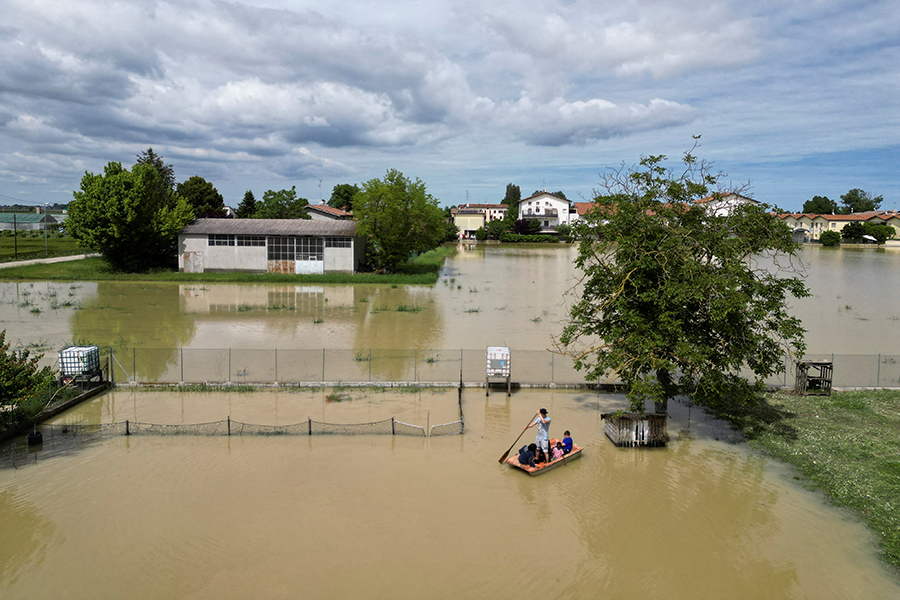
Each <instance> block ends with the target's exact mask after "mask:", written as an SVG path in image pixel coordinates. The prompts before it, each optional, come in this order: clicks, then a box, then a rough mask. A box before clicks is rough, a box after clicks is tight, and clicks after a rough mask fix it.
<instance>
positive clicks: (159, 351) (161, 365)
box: [71, 282, 196, 380]
mask: <svg viewBox="0 0 900 600" xmlns="http://www.w3.org/2000/svg"><path fill="white" fill-rule="evenodd" d="M71 326H72V337H73V339H74V340H76V341H78V342H79V343H89V344H92V345H96V346H101V347H112V348H113V349H114V350H115V351H116V357H117V359H119V361H120V362H123V360H127V361H128V362H129V363H130V362H131V352H132V350H133V349H134V348H137V349H138V352H137V356H136V361H137V362H138V363H139V364H137V365H136V366H137V369H138V372H139V373H140V374H141V377H142V378H143V379H149V380H155V379H159V378H160V376H161V375H162V374H163V373H165V371H166V368H167V366H169V365H174V364H175V363H176V362H177V360H178V348H181V347H183V346H186V345H189V343H190V341H191V340H192V339H193V337H194V332H195V329H196V324H195V323H194V317H193V316H192V315H188V314H185V311H184V309H183V303H182V297H181V294H180V292H179V286H178V285H177V284H167V283H156V284H153V283H126V282H101V283H98V284H97V297H96V300H95V301H94V302H91V303H85V304H84V305H83V306H82V308H81V310H78V311H75V312H74V313H73V315H72V325H71ZM120 352H121V353H122V354H120ZM120 356H121V358H120ZM126 356H127V357H128V358H127V359H126V358H125V357H126ZM123 365H124V363H123ZM131 366H132V365H131V364H128V365H127V370H128V371H129V372H130V371H131Z"/></svg>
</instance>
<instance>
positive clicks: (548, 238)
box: [500, 233, 559, 244]
mask: <svg viewBox="0 0 900 600" xmlns="http://www.w3.org/2000/svg"><path fill="white" fill-rule="evenodd" d="M500 241H501V242H503V243H504V244H556V243H558V242H559V237H558V236H555V235H551V234H549V233H545V234H541V233H531V234H529V233H504V234H502V235H501V236H500Z"/></svg>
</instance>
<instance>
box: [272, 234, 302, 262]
mask: <svg viewBox="0 0 900 600" xmlns="http://www.w3.org/2000/svg"><path fill="white" fill-rule="evenodd" d="M267 241H268V253H267V255H268V259H269V260H294V256H295V255H296V254H295V251H294V238H292V237H285V236H272V237H270V238H268V240H267Z"/></svg>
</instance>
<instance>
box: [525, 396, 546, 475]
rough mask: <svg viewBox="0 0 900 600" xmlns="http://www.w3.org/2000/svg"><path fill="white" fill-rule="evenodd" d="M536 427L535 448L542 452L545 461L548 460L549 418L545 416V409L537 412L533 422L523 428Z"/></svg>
mask: <svg viewBox="0 0 900 600" xmlns="http://www.w3.org/2000/svg"><path fill="white" fill-rule="evenodd" d="M535 425H537V426H538V431H537V435H535V436H534V443H535V444H537V447H538V448H540V449H541V450H543V451H544V456H545V457H546V459H545V460H547V461H548V462H549V460H550V417H549V416H548V415H547V409H546V408H542V409H541V410H540V411H538V416H537V417H536V418H535V420H534V421H532V422H531V423H529V424H528V425H526V426H525V429H529V428H531V427H534V426H535ZM523 431H524V430H523Z"/></svg>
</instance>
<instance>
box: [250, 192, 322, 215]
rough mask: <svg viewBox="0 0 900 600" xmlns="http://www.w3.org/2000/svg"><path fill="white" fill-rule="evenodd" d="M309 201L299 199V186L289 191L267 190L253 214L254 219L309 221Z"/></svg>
mask: <svg viewBox="0 0 900 600" xmlns="http://www.w3.org/2000/svg"><path fill="white" fill-rule="evenodd" d="M307 206H309V201H308V200H307V199H306V198H298V197H297V186H291V189H289V190H278V191H277V192H276V191H274V190H267V191H266V193H264V194H263V199H262V202H260V203H259V204H258V205H257V207H256V212H254V213H253V218H254V219H309V218H310V216H309V215H308V214H307V213H306V207H307Z"/></svg>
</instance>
